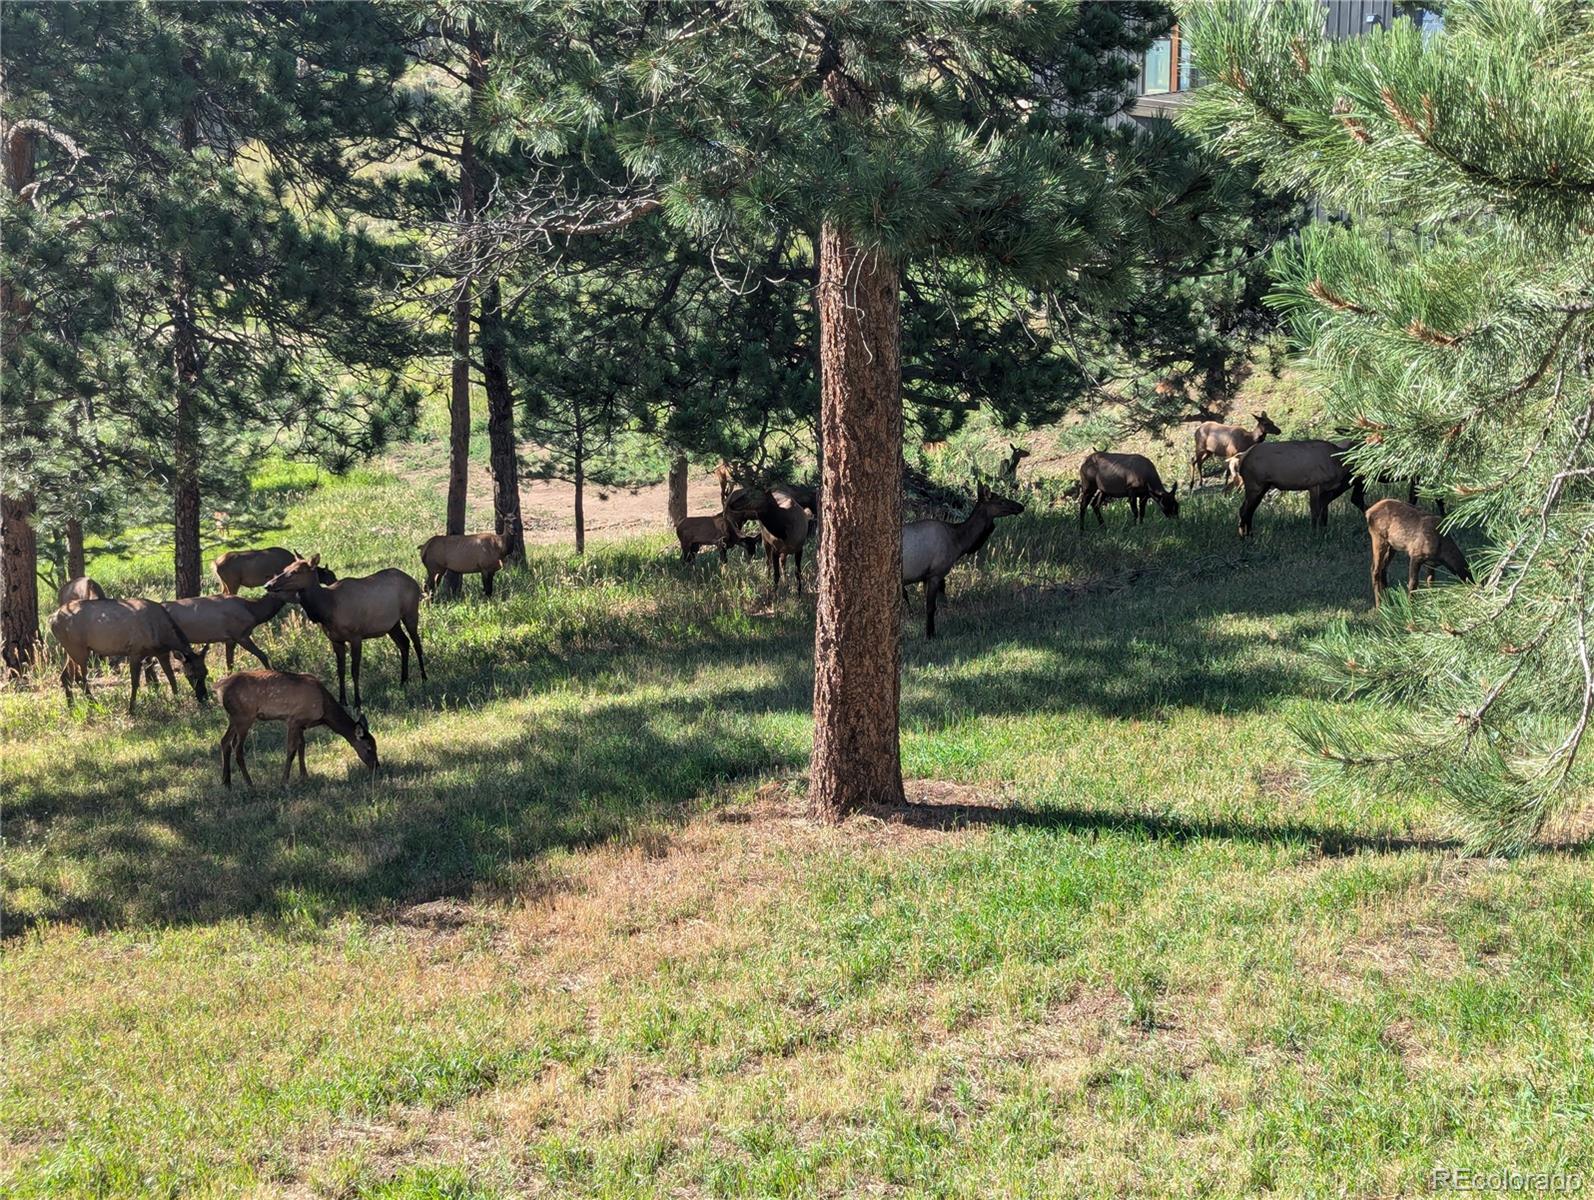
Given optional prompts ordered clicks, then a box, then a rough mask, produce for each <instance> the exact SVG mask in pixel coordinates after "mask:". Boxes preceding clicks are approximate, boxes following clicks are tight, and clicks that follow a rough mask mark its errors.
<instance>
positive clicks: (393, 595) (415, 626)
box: [266, 555, 426, 708]
mask: <svg viewBox="0 0 1594 1200" xmlns="http://www.w3.org/2000/svg"><path fill="white" fill-rule="evenodd" d="M318 558H319V555H316V556H312V557H310V558H296V559H294V560H293V562H292V563H290V564H289V565H288V566H287V567H285V568H284V569H283V570H281V571H279V572H278V573H277V574H276V575H273V576H272V577H271V578H270V579H268V580H267V581H266V590H267V591H268V592H283V593H287V592H297V593H298V595H299V603H300V605H301V606H302V607H303V608H304V615H305V616H307V617H309V618H310V619H311V620H312V621H314V622H315V623H316V624H317V625H319V626H321V628H322V629H324V630H325V631H326V635H327V640H328V641H330V642H331V643H332V652H333V653H334V654H335V655H337V659H338V702H339V703H341V704H346V703H347V702H348V699H347V696H348V693H347V692H346V690H345V687H344V657H343V656H344V651H345V650H346V649H349V650H352V651H353V660H354V663H353V666H354V706H355V707H356V708H361V707H363V705H362V704H361V703H360V646H361V644H362V643H363V642H364V641H365V639H366V638H374V637H383V636H386V637H390V638H392V639H393V644H394V645H395V646H397V647H398V651H399V682H400V683H408V682H409V681H410V642H414V643H415V662H416V664H417V665H418V666H419V667H420V669H421V679H422V680H425V678H426V656H425V654H424V653H423V652H422V650H421V625H420V612H421V585H420V584H418V583H416V582H415V580H414V579H412V578H410V576H408V575H406V574H405V573H404V572H403V571H400V570H399V569H398V568H397V567H389V568H388V569H387V570H385V571H378V572H377V573H376V574H374V575H366V576H364V577H362V578H359V579H340V580H338V582H336V583H332V584H326V585H323V584H322V583H321V580H320V578H319V576H318V574H317V560H318ZM406 632H408V634H409V637H408V638H406V637H405V636H404V635H405V633H406Z"/></svg>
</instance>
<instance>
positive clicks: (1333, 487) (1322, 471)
mask: <svg viewBox="0 0 1594 1200" xmlns="http://www.w3.org/2000/svg"><path fill="white" fill-rule="evenodd" d="M1351 446H1352V444H1351V443H1349V442H1325V441H1317V440H1310V441H1298V442H1258V443H1257V444H1256V445H1254V446H1252V447H1251V448H1250V449H1249V450H1242V451H1241V452H1240V453H1239V454H1237V455H1235V458H1236V459H1237V460H1238V462H1237V464H1236V466H1235V471H1236V473H1237V474H1238V476H1239V479H1240V482H1241V483H1242V484H1244V485H1245V500H1244V502H1243V503H1242V504H1241V505H1240V536H1241V537H1248V536H1249V535H1250V533H1251V518H1252V517H1254V516H1255V515H1256V510H1257V506H1258V505H1260V504H1261V503H1262V501H1263V499H1264V498H1265V497H1266V496H1267V494H1268V493H1269V492H1271V491H1273V490H1275V489H1277V490H1278V491H1281V492H1306V493H1308V494H1309V495H1310V497H1311V512H1312V524H1313V525H1314V526H1318V525H1320V526H1323V527H1324V528H1327V526H1328V506H1329V505H1330V504H1331V503H1333V501H1334V500H1335V498H1336V497H1338V496H1340V495H1343V494H1344V493H1345V492H1346V491H1349V492H1350V494H1351V503H1352V504H1354V505H1355V506H1356V507H1357V508H1365V507H1366V505H1365V504H1364V503H1363V500H1362V483H1361V480H1360V479H1358V478H1357V477H1356V475H1355V474H1354V473H1353V472H1352V471H1351V469H1350V467H1348V466H1347V465H1346V464H1345V452H1346V451H1347V450H1349V449H1351Z"/></svg>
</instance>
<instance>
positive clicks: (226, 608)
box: [161, 595, 288, 671]
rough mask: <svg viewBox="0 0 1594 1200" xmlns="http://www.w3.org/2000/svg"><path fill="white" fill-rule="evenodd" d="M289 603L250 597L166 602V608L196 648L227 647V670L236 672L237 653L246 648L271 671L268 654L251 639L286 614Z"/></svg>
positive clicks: (282, 599)
mask: <svg viewBox="0 0 1594 1200" xmlns="http://www.w3.org/2000/svg"><path fill="white" fill-rule="evenodd" d="M287 603H288V597H286V596H283V595H265V596H261V597H259V598H258V599H256V598H254V597H250V596H193V597H191V598H189V599H187V600H166V601H163V602H162V605H161V607H163V608H164V609H165V610H166V611H167V612H168V613H170V614H171V617H172V620H173V621H175V622H177V628H178V629H180V630H182V632H183V636H184V637H185V638H187V639H188V640H189V641H190V642H192V643H193V644H194V645H196V646H203V645H210V644H212V643H215V642H225V643H226V644H227V669H228V670H229V671H230V670H232V659H233V652H234V651H235V650H236V649H237V648H238V647H239V646H242V647H243V648H244V649H245V650H247V651H249V653H250V654H253V655H254V656H255V657H256V658H258V659H259V660H260V665H261V666H263V667H266V668H267V669H270V667H271V662H270V660H269V659H267V658H266V652H265V651H264V650H262V649H261V648H260V647H259V646H257V645H255V642H254V639H253V638H252V637H250V634H252V633H253V632H254V630H255V627H256V626H259V625H263V624H265V623H266V622H267V621H269V620H271V618H272V617H274V616H276V615H277V614H278V613H279V612H281V611H282V607H283V605H285V604H287Z"/></svg>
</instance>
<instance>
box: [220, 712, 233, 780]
mask: <svg viewBox="0 0 1594 1200" xmlns="http://www.w3.org/2000/svg"><path fill="white" fill-rule="evenodd" d="M221 786H222V787H231V786H232V726H231V725H229V726H227V732H226V733H224V734H222V735H221Z"/></svg>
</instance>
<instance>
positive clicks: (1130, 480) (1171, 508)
mask: <svg viewBox="0 0 1594 1200" xmlns="http://www.w3.org/2000/svg"><path fill="white" fill-rule="evenodd" d="M1178 493H1179V485H1178V484H1177V483H1176V484H1174V485H1173V486H1172V487H1171V488H1168V487H1163V486H1162V476H1160V475H1158V474H1157V468H1156V466H1155V465H1154V464H1153V463H1152V461H1151V460H1150V459H1149V458H1147V457H1146V456H1145V455H1143V454H1113V453H1111V452H1110V451H1106V450H1097V451H1096V452H1095V453H1093V454H1087V455H1086V456H1085V461H1084V462H1082V463H1080V464H1079V528H1080V530H1081V531H1083V530H1084V528H1085V510H1086V509H1087V508H1094V509H1095V511H1096V524H1098V525H1105V524H1106V523H1107V522H1106V521H1105V520H1103V519H1102V515H1101V506H1102V502H1103V501H1104V500H1117V499H1121V498H1125V497H1127V498H1128V500H1129V515H1130V518H1131V519H1132V520H1133V521H1134V522H1135V523H1136V524H1137V525H1138V524H1139V523H1140V522H1142V521H1144V520H1145V519H1146V501H1147V500H1148V499H1152V500H1155V501H1156V502H1157V507H1158V508H1160V509H1162V515H1163V516H1165V517H1177V516H1178V515H1179V495H1178Z"/></svg>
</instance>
